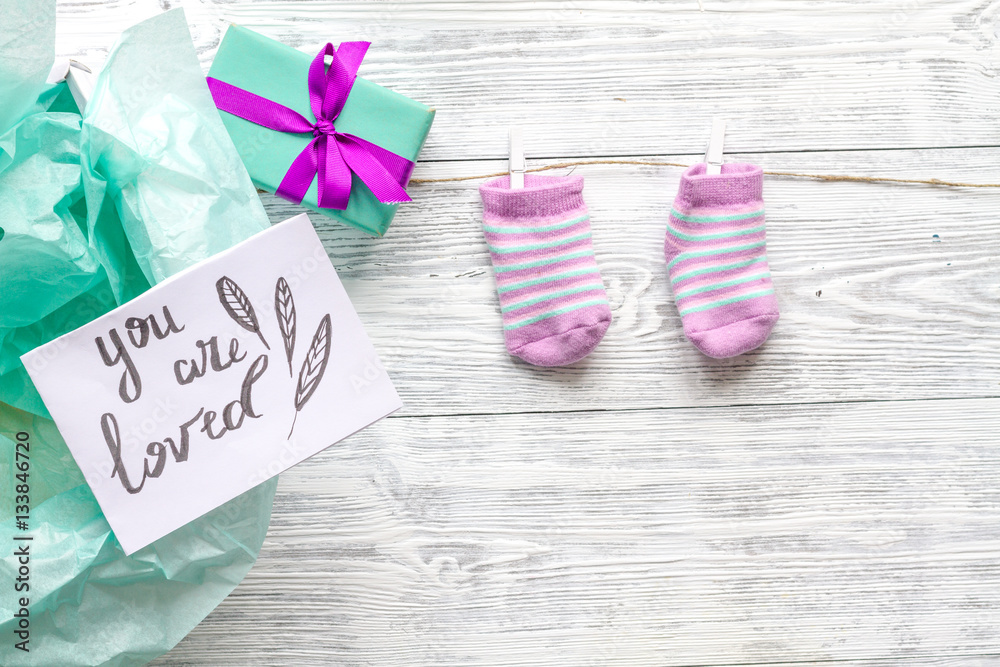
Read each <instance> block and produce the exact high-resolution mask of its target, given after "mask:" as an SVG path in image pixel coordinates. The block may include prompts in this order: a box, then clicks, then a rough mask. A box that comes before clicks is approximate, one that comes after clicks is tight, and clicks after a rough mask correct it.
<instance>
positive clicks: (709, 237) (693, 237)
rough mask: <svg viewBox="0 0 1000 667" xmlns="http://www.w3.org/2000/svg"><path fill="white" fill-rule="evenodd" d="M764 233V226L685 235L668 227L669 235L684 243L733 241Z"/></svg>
mask: <svg viewBox="0 0 1000 667" xmlns="http://www.w3.org/2000/svg"><path fill="white" fill-rule="evenodd" d="M762 231H764V226H763V225H761V226H760V227H752V228H750V229H739V230H736V231H734V232H721V233H719V234H685V233H684V232H679V231H677V230H676V229H674V228H673V227H667V233H669V234H670V235H671V236H676V237H677V238H679V239H682V240H684V241H714V240H716V239H731V238H734V237H737V236H749V235H750V234H759V233H760V232H762Z"/></svg>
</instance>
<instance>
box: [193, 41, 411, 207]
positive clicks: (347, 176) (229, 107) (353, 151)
mask: <svg viewBox="0 0 1000 667" xmlns="http://www.w3.org/2000/svg"><path fill="white" fill-rule="evenodd" d="M370 45H371V43H370V42H343V43H342V44H341V45H340V48H338V49H336V50H334V48H333V44H327V45H326V47H324V48H323V50H322V51H320V52H319V55H317V56H316V57H315V58H314V59H313V61H312V64H311V65H310V66H309V100H310V105H311V106H312V112H313V115H314V116H315V117H316V122H315V123H311V122H309V120H307V119H306V118H305V117H304V116H302V115H301V114H300V113H298V112H297V111H295V110H294V109H289V108H288V107H286V106H284V105H282V104H278V103H277V102H273V101H271V100H269V99H267V98H265V97H261V96H260V95H255V94H253V93H251V92H249V91H246V90H243V89H242V88H237V87H236V86H233V85H230V84H228V83H226V82H225V81H220V80H218V79H214V78H212V77H208V88H209V90H210V91H211V92H212V98H213V99H214V100H215V106H217V107H218V108H219V109H221V110H222V111H227V112H229V113H231V114H233V115H235V116H239V117H240V118H243V119H245V120H248V121H250V122H251V123H256V124H257V125H262V126H264V127H267V128H270V129H272V130H278V131H279V132H296V133H301V134H305V133H306V132H311V133H312V135H313V140H312V141H310V142H309V145H307V146H306V147H305V148H304V149H303V150H302V152H301V153H299V155H298V157H296V158H295V160H294V161H293V162H292V165H291V166H290V167H289V168H288V171H287V172H286V173H285V177H284V178H283V179H281V185H279V186H278V191H277V192H276V193H275V194H277V195H278V196H279V197H282V198H284V199H287V200H289V201H292V202H295V203H296V204H301V203H302V199H303V198H304V197H305V196H306V192H307V191H308V190H309V186H310V185H311V184H312V181H313V178H315V177H316V174H319V205H320V207H322V208H335V209H338V210H341V211H343V210H344V209H345V208H347V203H348V201H350V199H351V173H352V172H353V173H355V174H357V175H358V178H360V179H361V180H362V181H363V182H364V184H365V185H367V186H368V187H369V188H370V189H371V191H372V192H373V193H374V194H375V197H376V198H378V200H379V201H380V202H382V203H383V204H398V203H399V202H404V201H410V197H409V195H407V194H406V190H405V189H404V188H405V186H406V184H407V183H408V182H409V180H410V174H412V173H413V162H411V161H410V160H407V159H406V158H404V157H402V156H401V155H396V154H395V153H393V152H392V151H388V150H386V149H384V148H382V147H381V146H377V145H375V144H373V143H371V142H370V141H365V140H364V139H362V138H361V137H357V136H354V135H353V134H347V133H344V132H338V131H337V128H336V127H334V121H336V120H337V116H339V115H340V112H341V111H342V110H343V108H344V103H345V102H347V96H348V95H350V94H351V87H352V86H353V85H354V80H355V79H356V78H357V75H358V67H360V66H361V61H362V60H363V59H364V57H365V53H366V52H367V51H368V47H369V46H370ZM326 56H333V62H332V63H331V64H330V69H329V70H327V69H326V62H325V58H326Z"/></svg>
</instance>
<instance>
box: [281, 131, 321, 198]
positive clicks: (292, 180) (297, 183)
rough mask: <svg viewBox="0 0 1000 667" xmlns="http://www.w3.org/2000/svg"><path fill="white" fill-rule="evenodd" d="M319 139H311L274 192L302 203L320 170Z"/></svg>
mask: <svg viewBox="0 0 1000 667" xmlns="http://www.w3.org/2000/svg"><path fill="white" fill-rule="evenodd" d="M319 139H320V138H319V137H317V138H315V139H313V140H312V141H310V142H309V144H308V145H307V146H306V147H305V148H304V149H303V150H302V152H301V153H299V154H298V156H296V158H295V160H294V161H293V162H292V165H291V166H290V167H289V168H288V171H287V172H285V177H284V178H282V179H281V184H280V185H279V186H278V189H277V190H276V191H275V193H274V194H276V195H278V196H279V197H281V198H282V199H287V200H288V201H290V202H292V203H294V204H301V203H302V200H303V199H304V198H305V196H306V193H307V192H308V191H309V186H310V185H312V182H313V178H314V177H315V176H316V174H317V173H318V171H319V161H318V158H317V154H318V146H317V144H318V143H319Z"/></svg>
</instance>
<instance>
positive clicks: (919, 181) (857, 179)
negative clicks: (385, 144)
mask: <svg viewBox="0 0 1000 667" xmlns="http://www.w3.org/2000/svg"><path fill="white" fill-rule="evenodd" d="M591 164H622V165H638V166H644V167H685V168H686V167H689V166H691V165H688V164H681V163H679V162H657V161H654V160H580V161H577V162H558V163H556V164H549V165H546V166H544V167H533V168H531V169H528V170H527V171H528V172H536V171H549V170H550V169H565V168H567V167H580V166H585V165H591ZM764 173H765V174H767V175H768V176H788V177H790V178H810V179H814V180H818V181H843V182H853V183H908V184H915V185H936V186H940V187H948V188H1000V183H963V182H961V181H944V180H941V179H939V178H927V179H923V178H892V177H889V176H846V175H838V174H809V173H803V172H798V171H765V172H764ZM506 175H507V172H506V171H500V172H497V173H495V174H478V175H475V176H452V177H449V178H411V179H410V183H454V182H458V181H478V180H481V179H485V178H495V177H497V176H506Z"/></svg>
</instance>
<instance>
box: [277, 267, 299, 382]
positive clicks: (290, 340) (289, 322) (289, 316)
mask: <svg viewBox="0 0 1000 667" xmlns="http://www.w3.org/2000/svg"><path fill="white" fill-rule="evenodd" d="M274 312H275V314H276V315H277V316H278V328H279V329H281V341H282V342H283V343H284V344H285V358H287V359H288V376H289V377H295V373H294V371H293V370H292V353H293V352H294V351H295V301H294V300H293V299H292V288H290V287H289V286H288V282H287V281H286V280H285V279H284V278H278V284H277V285H275V287H274Z"/></svg>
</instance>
